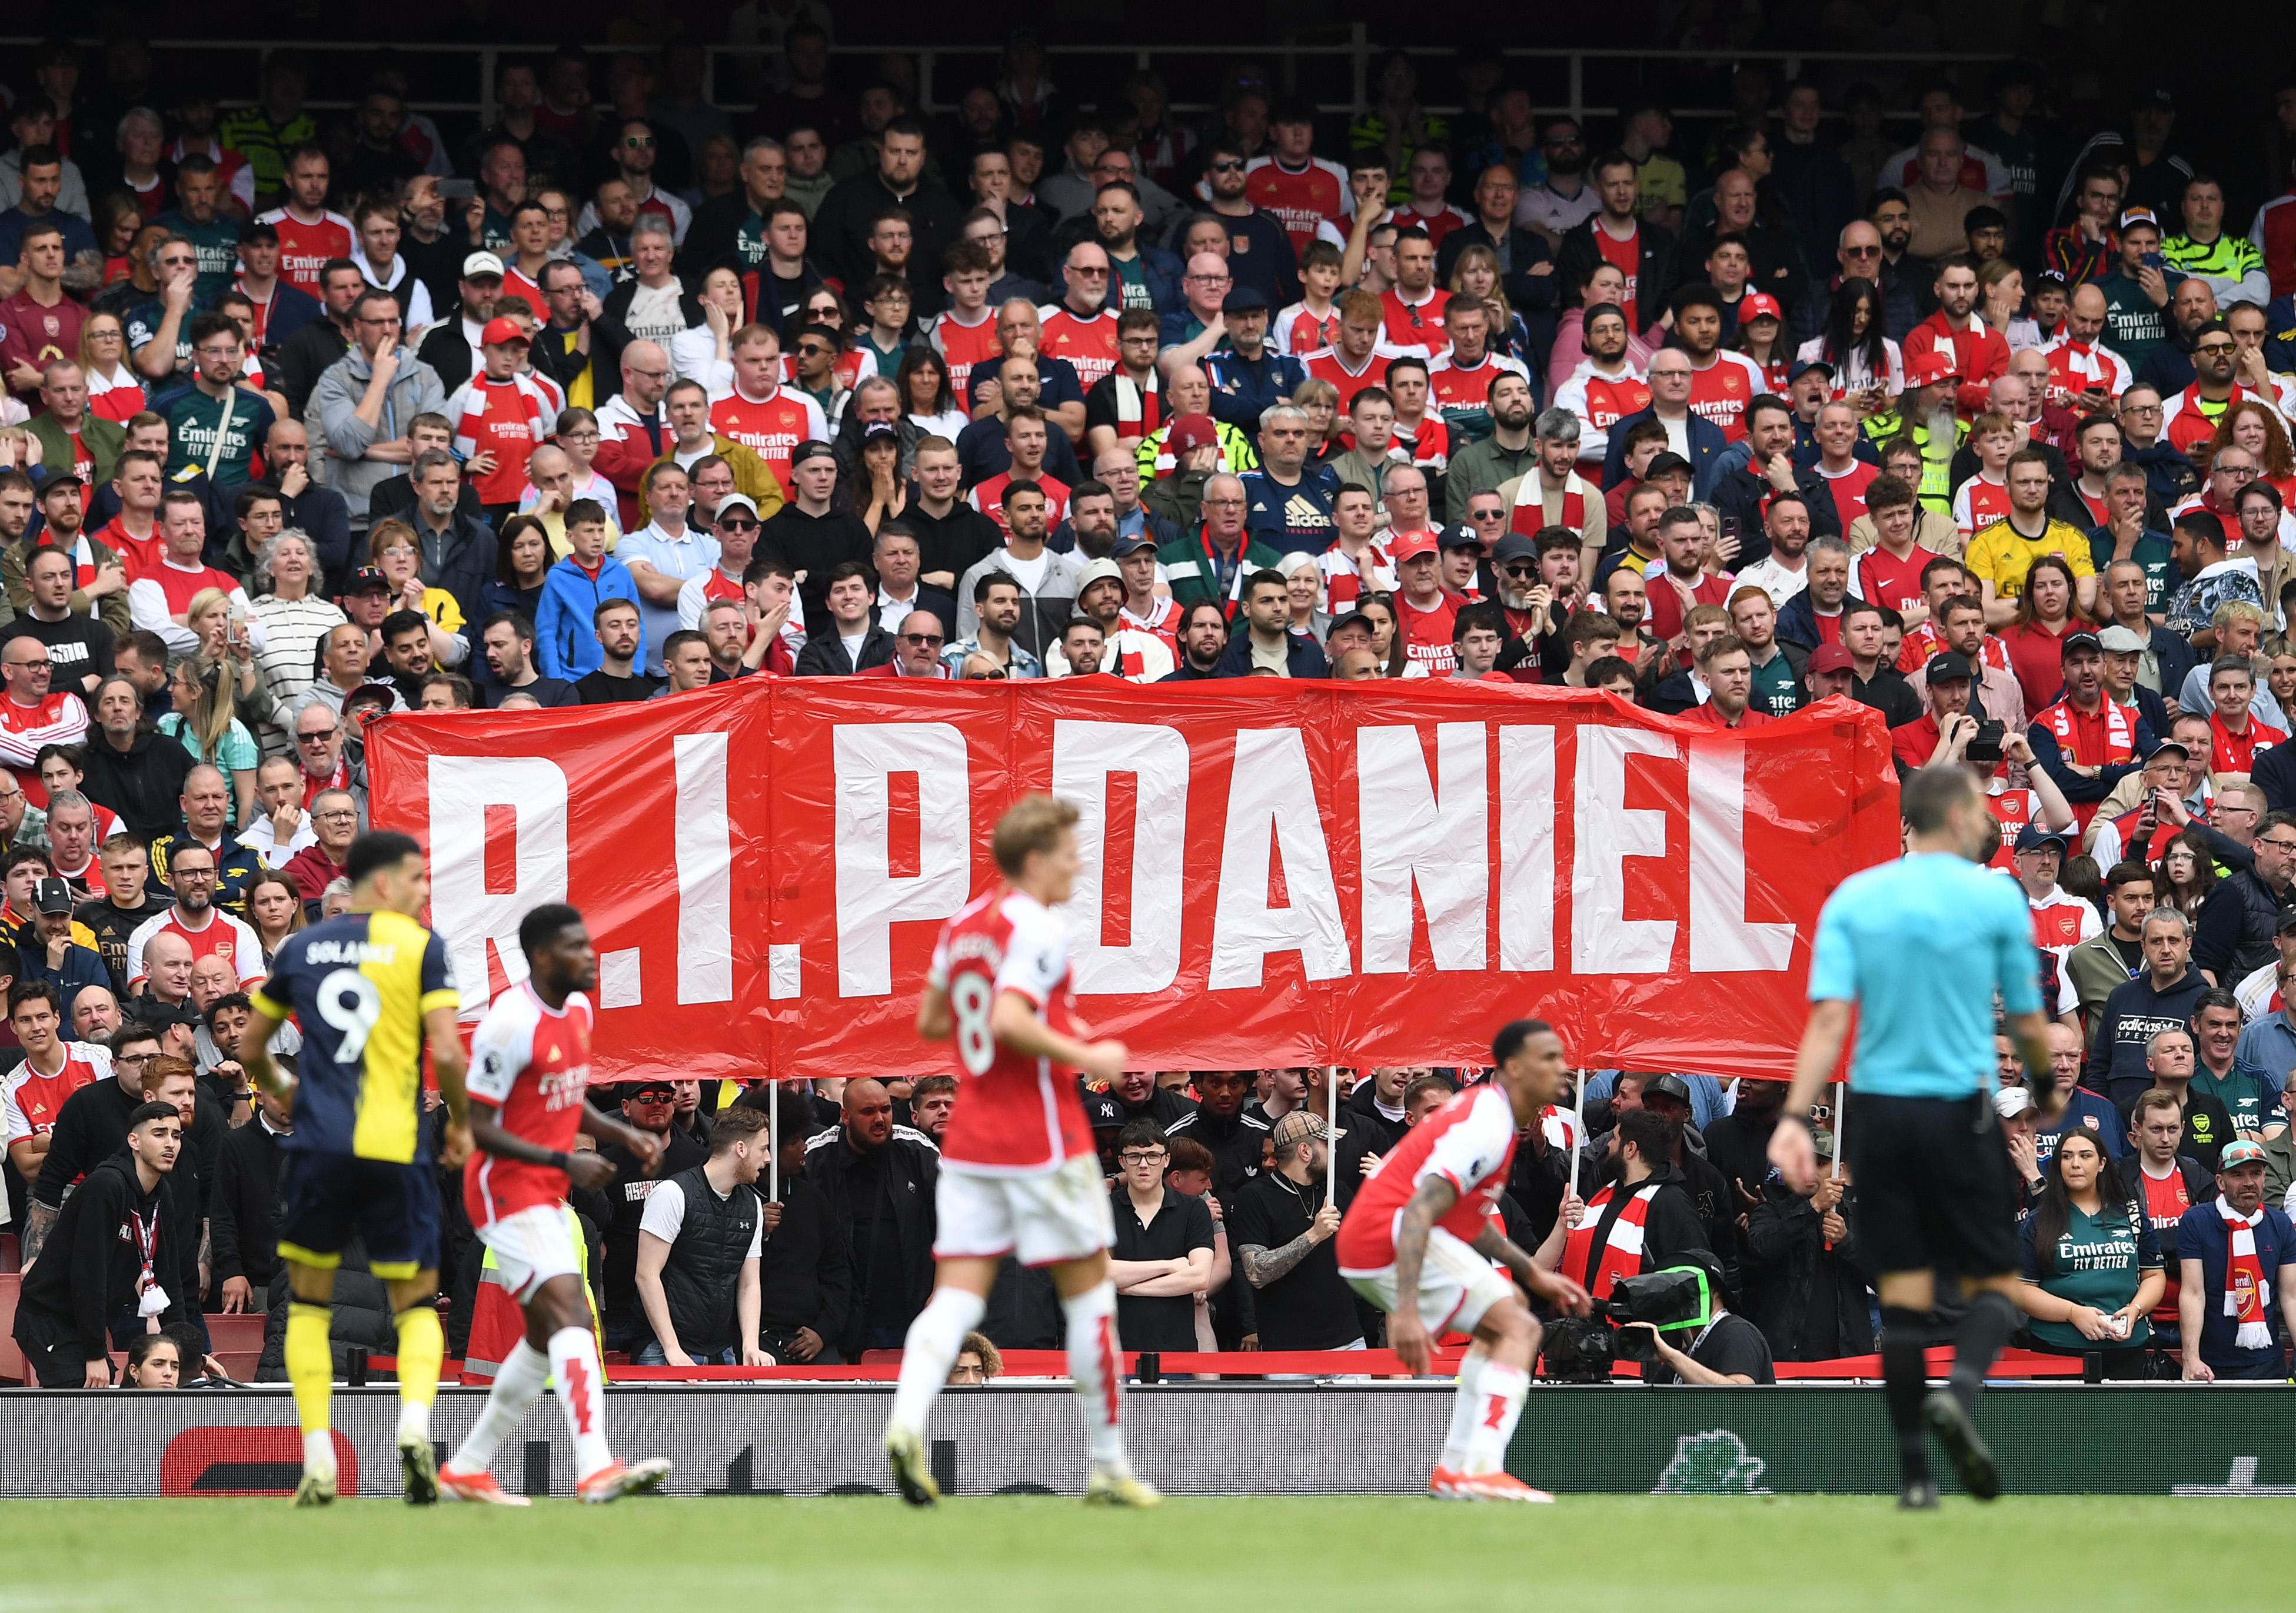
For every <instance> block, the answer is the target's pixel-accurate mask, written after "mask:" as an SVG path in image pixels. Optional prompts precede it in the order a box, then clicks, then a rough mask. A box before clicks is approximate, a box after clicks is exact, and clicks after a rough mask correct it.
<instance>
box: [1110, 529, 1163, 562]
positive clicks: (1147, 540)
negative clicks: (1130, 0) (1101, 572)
mask: <svg viewBox="0 0 2296 1613" xmlns="http://www.w3.org/2000/svg"><path fill="white" fill-rule="evenodd" d="M1143 549H1145V550H1147V551H1148V552H1149V553H1155V550H1156V540H1155V539H1154V538H1152V537H1147V536H1143V535H1142V534H1140V533H1137V532H1135V533H1134V534H1133V535H1132V536H1129V537H1119V538H1118V539H1117V540H1116V542H1115V543H1114V544H1111V545H1110V546H1109V551H1108V553H1109V557H1110V558H1111V559H1112V560H1125V559H1128V558H1129V557H1131V556H1132V555H1135V554H1137V553H1140V551H1142V550H1143Z"/></svg>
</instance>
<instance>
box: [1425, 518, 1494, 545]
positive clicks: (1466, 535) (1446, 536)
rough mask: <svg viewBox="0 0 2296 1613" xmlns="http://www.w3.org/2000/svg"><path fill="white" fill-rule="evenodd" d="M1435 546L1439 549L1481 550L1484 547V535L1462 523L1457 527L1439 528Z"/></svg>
mask: <svg viewBox="0 0 2296 1613" xmlns="http://www.w3.org/2000/svg"><path fill="white" fill-rule="evenodd" d="M1435 546H1436V547H1437V548H1439V549H1480V548H1481V547H1482V546H1483V535H1482V534H1481V533H1480V532H1478V531H1476V530H1475V529H1474V528H1472V527H1471V526H1469V525H1467V524H1466V523H1465V522H1464V521H1462V522H1460V523H1459V524H1458V525H1457V526H1456V527H1443V528H1439V529H1438V530H1437V532H1436V534H1435Z"/></svg>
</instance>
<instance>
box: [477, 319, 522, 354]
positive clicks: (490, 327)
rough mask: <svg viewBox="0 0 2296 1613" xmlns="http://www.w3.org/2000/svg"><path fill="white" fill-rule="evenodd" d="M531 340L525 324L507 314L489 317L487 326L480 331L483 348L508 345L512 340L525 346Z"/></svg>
mask: <svg viewBox="0 0 2296 1613" xmlns="http://www.w3.org/2000/svg"><path fill="white" fill-rule="evenodd" d="M529 340H532V339H531V338H530V337H529V336H528V335H527V333H526V327H525V326H524V325H522V324H521V323H518V321H516V320H515V319H512V318H509V317H508V316H506V315H497V316H496V317H495V318H493V319H489V320H488V321H487V328H486V329H485V330H483V331H480V332H479V345H480V347H482V348H499V347H507V346H508V345H509V344H511V343H512V342H517V343H518V344H519V345H520V346H521V347H524V346H525V345H526V344H527V343H528V342H529Z"/></svg>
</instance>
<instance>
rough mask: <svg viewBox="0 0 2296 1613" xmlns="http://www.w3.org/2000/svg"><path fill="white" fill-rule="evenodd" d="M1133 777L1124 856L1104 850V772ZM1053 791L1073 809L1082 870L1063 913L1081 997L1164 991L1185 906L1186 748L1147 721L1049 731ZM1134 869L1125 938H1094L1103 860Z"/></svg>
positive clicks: (1174, 974)
mask: <svg viewBox="0 0 2296 1613" xmlns="http://www.w3.org/2000/svg"><path fill="white" fill-rule="evenodd" d="M1111 773H1129V774H1134V775H1136V777H1137V778H1138V780H1139V795H1138V798H1137V799H1138V803H1139V804H1138V806H1137V808H1136V810H1135V812H1134V815H1133V819H1132V844H1131V846H1130V847H1128V848H1127V849H1128V852H1129V856H1128V858H1125V859H1118V858H1115V857H1112V856H1111V855H1110V853H1111V850H1112V849H1113V848H1112V847H1109V846H1108V845H1107V844H1106V840H1107V838H1108V775H1109V774H1111ZM1053 793H1054V795H1055V796H1057V797H1059V798H1061V799H1062V800H1063V801H1067V802H1069V803H1070V805H1071V806H1075V807H1076V809H1077V811H1078V814H1079V816H1078V820H1077V828H1076V833H1077V849H1078V853H1079V854H1080V864H1079V866H1078V870H1077V880H1076V889H1075V892H1074V894H1073V895H1072V896H1070V898H1069V902H1068V905H1067V906H1066V907H1065V908H1064V909H1063V910H1062V917H1063V918H1064V919H1066V920H1067V921H1068V926H1069V957H1070V960H1071V962H1072V964H1073V967H1074V969H1075V970H1076V974H1075V979H1076V988H1077V989H1078V991H1081V992H1117V991H1142V992H1148V991H1161V990H1163V989H1164V988H1165V987H1168V986H1169V985H1170V984H1171V983H1172V982H1173V981H1174V980H1176V979H1177V978H1179V973H1180V914H1181V913H1182V911H1183V910H1184V909H1185V906H1186V901H1185V892H1184V891H1183V889H1182V881H1181V875H1182V865H1183V864H1184V863H1185V860H1186V856H1187V848H1188V742H1187V741H1185V740H1184V739H1182V738H1181V737H1180V733H1179V731H1178V730H1177V729H1175V728H1167V727H1164V726H1162V725H1159V724H1153V723H1087V722H1070V721H1061V722H1055V723H1054V725H1053ZM1117 861H1129V863H1130V864H1131V866H1132V874H1131V882H1132V901H1131V904H1130V908H1131V913H1132V938H1131V941H1130V943H1129V944H1128V945H1127V946H1104V945H1103V944H1102V941H1101V914H1102V913H1103V912H1104V911H1105V902H1106V895H1107V893H1106V890H1105V888H1104V886H1105V882H1106V878H1107V873H1108V868H1109V864H1111V862H1117Z"/></svg>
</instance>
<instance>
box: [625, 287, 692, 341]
mask: <svg viewBox="0 0 2296 1613" xmlns="http://www.w3.org/2000/svg"><path fill="white" fill-rule="evenodd" d="M681 295H682V292H681V291H680V289H679V286H678V284H677V282H676V281H674V280H673V281H671V282H669V283H668V285H666V286H658V287H649V286H643V285H642V286H639V287H638V288H637V289H636V290H635V291H634V292H633V293H632V294H631V297H630V308H629V312H628V313H627V314H625V315H623V316H622V323H623V325H624V326H625V327H626V328H627V330H628V331H629V333H630V334H631V335H632V336H634V337H635V338H637V339H638V340H641V341H654V342H660V344H661V346H662V348H663V350H664V351H665V352H666V351H668V348H669V344H670V342H671V341H672V340H674V339H675V338H676V335H677V333H678V332H681V331H683V330H685V328H686V327H685V314H684V313H683V312H682V311H681V310H680V309H679V307H678V306H677V303H678V299H679V297H680V296H681Z"/></svg>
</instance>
